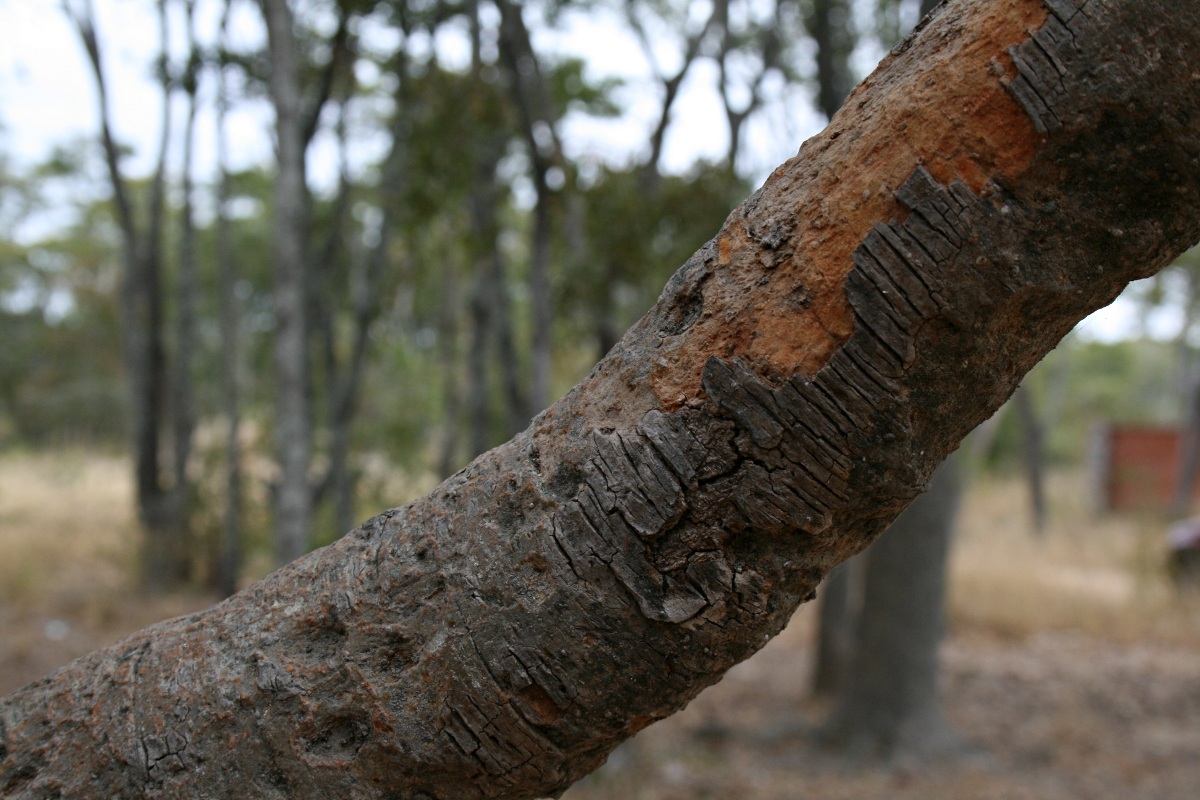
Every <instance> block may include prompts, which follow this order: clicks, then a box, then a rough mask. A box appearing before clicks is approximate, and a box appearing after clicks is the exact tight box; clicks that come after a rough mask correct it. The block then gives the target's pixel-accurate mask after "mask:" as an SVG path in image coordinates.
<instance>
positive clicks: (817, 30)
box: [808, 0, 856, 119]
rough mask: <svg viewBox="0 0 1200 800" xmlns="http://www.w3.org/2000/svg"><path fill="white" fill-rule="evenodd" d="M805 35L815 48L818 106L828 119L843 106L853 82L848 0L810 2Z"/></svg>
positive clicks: (852, 33)
mask: <svg viewBox="0 0 1200 800" xmlns="http://www.w3.org/2000/svg"><path fill="white" fill-rule="evenodd" d="M808 32H809V34H810V35H811V36H812V38H813V42H814V43H815V44H816V46H817V107H818V108H820V109H821V111H823V112H825V116H826V117H827V118H828V119H833V115H834V114H836V113H837V110H838V109H839V108H841V107H842V102H843V101H844V100H845V99H846V95H848V94H850V90H851V89H853V88H854V84H855V80H854V75H853V73H852V71H851V67H850V56H851V54H852V53H853V51H854V45H855V38H856V36H855V32H854V27H853V15H852V14H851V9H850V3H849V1H848V0H813V5H812V11H811V12H810V17H809V24H808Z"/></svg>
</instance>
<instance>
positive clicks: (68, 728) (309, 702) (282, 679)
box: [0, 0, 1200, 800]
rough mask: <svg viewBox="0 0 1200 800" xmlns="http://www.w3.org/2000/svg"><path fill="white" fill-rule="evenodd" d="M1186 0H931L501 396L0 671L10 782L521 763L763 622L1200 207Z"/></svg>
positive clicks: (327, 778)
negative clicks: (352, 493)
mask: <svg viewBox="0 0 1200 800" xmlns="http://www.w3.org/2000/svg"><path fill="white" fill-rule="evenodd" d="M1197 73H1200V7H1197V6H1196V5H1194V4H1180V3H1177V2H1167V0H1109V2H1107V3H1101V2H1100V1H1099V0H1091V1H1090V2H1087V3H1086V4H1084V2H1083V0H1079V5H1078V6H1077V5H1075V4H1074V3H1071V2H1066V0H1054V2H1053V3H1052V4H1051V8H1050V10H1049V11H1048V10H1047V8H1046V7H1045V6H1043V5H1042V3H1041V2H1034V0H962V2H951V3H948V4H946V5H945V6H943V7H942V10H941V11H940V13H938V14H935V16H934V21H933V22H932V23H931V24H929V25H928V26H927V27H926V28H925V29H924V30H923V31H922V32H921V33H919V35H917V36H915V37H914V38H910V39H909V40H907V41H906V42H905V43H904V44H903V45H902V46H900V47H898V48H897V49H896V50H895V51H894V52H893V53H892V55H891V56H890V57H889V58H888V59H886V60H885V62H884V64H883V66H882V67H881V68H880V70H879V71H878V72H877V73H876V74H875V76H874V77H872V78H871V79H869V80H868V81H867V82H866V83H865V84H864V85H863V86H862V87H860V88H859V89H858V90H857V91H856V93H855V94H854V95H852V96H851V97H850V99H849V100H848V102H847V104H846V107H845V109H844V110H843V111H842V113H840V114H839V115H838V116H837V117H836V118H835V119H834V121H833V124H832V125H831V126H830V128H829V129H828V130H827V131H826V132H825V133H823V134H822V135H821V136H820V137H818V138H817V139H815V140H813V141H811V142H809V143H808V144H807V145H806V146H805V147H804V148H803V149H802V150H801V152H800V154H799V155H798V156H797V157H796V158H794V159H792V160H791V161H789V162H788V163H787V164H785V165H784V166H783V167H781V168H780V169H778V170H777V171H776V172H775V173H774V175H773V176H772V177H771V178H770V179H769V180H768V182H767V184H766V185H765V186H764V187H763V188H762V189H761V190H759V191H758V192H756V193H755V194H754V195H753V196H752V197H751V198H750V199H749V200H747V201H746V202H745V203H744V204H743V205H742V206H741V207H740V208H739V209H738V210H737V211H735V212H734V213H733V214H732V215H731V216H730V218H729V219H728V221H727V222H726V224H725V226H724V227H723V229H722V230H721V231H720V232H719V233H718V235H717V236H716V238H715V239H713V240H712V242H710V243H709V244H708V245H706V246H705V247H703V248H701V250H700V251H699V252H697V253H696V255H695V256H693V257H692V258H691V259H690V260H689V261H688V262H687V264H685V265H684V266H683V268H682V269H681V270H680V271H679V272H678V273H676V275H675V276H674V277H673V278H672V279H671V281H670V282H669V284H668V285H667V288H666V289H665V291H664V292H663V295H662V297H661V298H660V299H659V302H658V303H657V304H656V305H655V307H654V308H653V309H651V311H650V312H649V313H648V314H647V315H646V316H645V317H644V318H643V319H642V320H641V321H640V322H638V323H637V324H636V325H635V326H634V328H633V329H632V330H630V331H629V333H627V334H626V336H625V337H624V339H623V340H622V342H621V343H620V345H619V346H618V347H617V349H616V350H614V352H613V353H612V354H611V355H610V356H609V357H608V358H606V359H605V360H604V361H603V362H602V363H600V364H599V365H598V366H597V367H596V369H595V370H593V372H592V373H591V374H590V375H589V376H588V378H587V379H585V380H584V382H583V383H581V384H580V385H579V386H578V387H577V388H576V389H574V390H573V391H572V392H571V393H570V394H568V395H567V396H566V397H565V398H563V399H562V400H561V401H560V402H558V403H557V404H555V405H554V406H552V407H551V408H550V409H549V410H547V411H546V412H545V413H544V414H542V415H540V416H539V417H538V418H537V419H536V420H534V422H533V424H532V425H531V426H530V428H529V429H528V430H527V431H525V432H523V433H521V434H519V435H518V436H517V437H515V438H514V439H513V440H512V441H510V442H509V443H508V444H506V445H503V446H501V447H499V448H496V449H495V450H492V451H490V452H489V453H488V454H486V455H484V456H483V457H481V458H479V459H477V460H476V461H475V462H474V463H473V464H471V465H470V466H468V467H467V468H466V469H464V470H463V471H461V472H459V473H457V474H456V475H454V476H452V477H451V478H449V479H448V480H447V481H446V482H445V483H443V484H442V485H441V486H440V487H439V488H438V489H436V490H435V491H434V492H433V493H432V494H430V495H429V496H427V497H425V498H423V499H421V500H417V501H415V502H413V503H411V504H409V505H407V506H405V507H403V508H400V509H395V510H392V511H389V512H386V513H384V514H382V515H380V516H378V517H375V518H374V519H372V520H370V521H368V522H367V523H365V524H364V525H363V526H362V527H361V528H360V529H359V530H357V531H356V532H354V533H352V534H350V535H348V536H346V537H344V538H342V539H340V540H339V541H337V542H336V543H335V544H333V545H331V546H329V547H327V548H325V549H323V550H320V551H318V552H316V553H312V554H310V555H308V556H306V557H304V558H302V559H301V560H299V561H297V562H295V563H293V564H291V565H289V566H287V567H285V568H283V569H282V570H280V571H279V572H277V573H275V574H274V575H273V576H272V577H270V578H268V579H266V580H264V581H261V582H259V583H257V584H254V585H252V586H250V587H248V588H247V589H245V590H243V591H242V592H240V593H239V594H237V595H235V596H234V597H232V598H230V599H229V600H227V601H225V602H224V603H222V604H221V605H218V606H216V607H215V608H213V609H212V610H210V611H207V612H203V613H199V614H194V615H191V616H187V617H182V618H179V619H176V620H173V621H169V622H166V623H162V624H159V625H156V626H153V627H151V628H148V629H146V630H145V631H142V632H140V633H137V634H134V635H133V636H131V637H130V638H128V639H126V640H125V641H124V642H121V643H119V644H117V645H114V646H112V647H109V648H107V649H105V650H102V651H98V652H96V653H94V654H92V655H89V656H86V657H84V658H83V659H80V660H79V661H77V662H75V663H74V664H72V665H70V666H68V667H66V668H64V669H62V670H60V671H58V672H56V673H54V674H53V675H51V676H49V677H47V678H45V679H43V680H42V681H39V682H37V683H34V684H32V685H30V686H27V687H25V688H24V689H22V690H20V691H18V692H17V693H15V694H14V695H12V696H10V697H9V698H8V699H7V700H6V701H5V702H4V704H3V706H0V724H2V726H3V730H2V732H0V739H2V741H3V750H2V755H3V762H2V763H0V787H3V790H4V792H5V794H6V795H8V796H9V797H18V798H33V797H45V796H48V795H52V794H55V793H57V795H58V796H62V797H96V796H105V797H164V798H165V797H172V798H188V797H192V798H199V797H207V798H233V797H261V798H318V797H350V798H385V797H425V798H439V800H447V799H448V798H482V797H507V798H532V797H541V796H546V795H554V794H557V793H559V792H561V791H563V790H564V789H565V787H567V786H568V785H570V784H571V783H572V782H573V781H574V780H576V779H577V778H579V777H580V776H581V775H583V774H585V773H587V772H588V771H590V770H591V769H593V768H595V767H596V766H597V765H598V764H600V763H601V762H602V761H603V760H604V758H605V756H606V755H607V754H608V752H609V751H611V750H612V748H613V747H615V746H616V745H617V744H618V743H619V742H620V741H622V740H624V739H625V738H627V737H629V736H630V735H632V734H633V733H634V732H636V731H637V730H639V729H641V728H643V727H645V726H646V725H648V724H650V723H651V722H653V721H654V720H656V719H659V718H662V717H665V716H667V715H668V714H671V713H673V712H674V711H676V710H678V709H679V708H681V707H682V706H683V705H684V704H686V703H687V702H688V701H689V700H690V699H691V698H693V697H694V696H695V695H696V694H697V693H698V692H699V691H700V690H701V689H702V688H703V687H705V686H707V685H710V684H712V683H713V682H714V681H716V680H718V679H719V678H720V677H721V675H722V674H723V673H724V672H725V671H726V670H727V669H728V668H729V667H730V666H731V665H733V664H734V663H736V662H738V661H739V660H741V659H744V658H746V657H747V656H749V655H750V654H751V653H753V652H754V651H755V650H757V649H758V648H760V647H761V646H762V645H763V643H764V642H765V641H766V640H767V639H769V638H770V637H771V636H772V635H773V634H774V633H776V632H777V631H779V630H780V629H781V628H782V627H783V626H784V625H785V624H786V622H787V620H788V618H789V617H790V616H791V613H792V612H793V610H794V609H795V607H796V605H797V604H798V603H800V602H802V601H803V600H805V599H808V598H810V597H812V595H813V592H814V590H815V588H816V585H817V583H818V582H819V581H820V580H821V578H822V577H823V576H824V575H825V574H827V573H828V571H829V570H830V569H832V567H833V566H834V565H835V564H837V563H838V562H840V561H842V560H844V559H845V558H847V557H848V556H849V555H851V554H852V553H855V552H857V551H859V550H861V549H862V548H863V547H865V546H866V545H867V544H868V543H869V542H870V541H871V540H872V539H873V538H874V537H875V536H876V535H877V534H878V533H879V532H880V531H882V530H883V529H884V528H885V527H886V526H887V525H888V524H889V523H890V522H891V520H892V519H893V518H894V517H895V516H896V515H897V514H898V513H899V512H900V511H901V510H902V509H903V508H904V507H905V506H907V505H908V504H909V503H910V502H911V501H912V500H913V498H914V497H915V496H916V495H917V494H918V493H919V492H920V490H921V488H922V487H923V486H924V485H925V483H926V481H927V480H928V478H929V475H930V473H931V472H932V471H933V469H934V467H935V466H936V465H937V464H938V463H939V462H940V461H941V460H942V459H944V458H945V457H946V455H947V454H948V453H949V452H950V451H951V450H953V449H954V448H955V447H956V446H957V444H958V442H959V441H960V440H961V439H962V437H963V436H965V435H966V433H967V432H968V431H970V430H971V429H972V428H973V427H974V426H975V425H976V424H978V422H979V421H980V420H981V419H983V418H984V417H986V416H987V415H988V414H989V413H991V412H992V411H993V410H994V409H996V408H997V407H998V406H999V405H1000V404H1001V403H1002V402H1003V401H1004V400H1005V398H1007V397H1008V395H1009V394H1010V393H1011V392H1012V390H1013V388H1014V387H1015V386H1016V385H1017V383H1018V381H1019V379H1020V376H1021V375H1022V374H1023V373H1024V372H1025V371H1027V370H1028V369H1029V368H1030V367H1031V366H1032V365H1033V364H1034V363H1035V362H1036V361H1037V360H1038V359H1039V358H1040V357H1041V356H1042V355H1043V354H1044V353H1045V352H1046V351H1047V350H1049V349H1050V348H1051V347H1053V346H1054V344H1055V342H1057V341H1058V340H1059V339H1060V338H1061V337H1062V336H1063V335H1064V334H1065V333H1066V332H1067V331H1068V330H1070V328H1071V326H1072V325H1074V324H1075V322H1077V321H1078V320H1079V319H1080V318H1081V317H1082V316H1083V315H1085V314H1086V313H1088V312H1089V311H1090V310H1092V309H1095V308H1097V307H1099V306H1101V305H1103V304H1105V303H1107V302H1109V301H1110V300H1112V298H1113V297H1115V296H1116V294H1117V293H1118V292H1119V291H1120V289H1121V287H1122V286H1124V285H1125V283H1126V282H1127V281H1129V280H1130V279H1132V278H1136V277H1141V276H1144V275H1146V274H1149V273H1150V272H1152V271H1153V270H1155V269H1158V268H1160V267H1161V266H1163V265H1165V264H1167V263H1168V262H1169V261H1170V260H1171V259H1172V258H1173V257H1174V256H1175V255H1176V254H1177V253H1179V252H1182V250H1184V249H1185V248H1186V247H1187V246H1188V245H1189V244H1191V243H1192V242H1195V241H1196V240H1197V238H1200V217H1198V216H1197V215H1196V214H1195V213H1194V212H1195V207H1196V205H1197V200H1198V196H1200V195H1198V193H1200V95H1197V94H1196V92H1195V79H1194V76H1195V75H1196V74H1197Z"/></svg>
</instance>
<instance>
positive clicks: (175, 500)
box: [171, 0, 200, 550]
mask: <svg viewBox="0 0 1200 800" xmlns="http://www.w3.org/2000/svg"><path fill="white" fill-rule="evenodd" d="M184 10H185V12H186V32H187V42H188V61H187V63H186V65H185V67H184V70H185V72H184V75H183V76H182V83H183V89H184V93H185V94H186V96H187V118H186V120H185V122H184V138H183V159H182V165H181V167H180V169H181V172H182V175H181V184H182V185H181V187H180V191H181V193H182V195H183V207H182V208H181V210H180V219H179V281H178V286H177V295H176V296H177V298H178V299H177V304H178V310H177V312H176V313H177V315H178V316H177V318H176V321H175V324H176V329H175V330H176V333H175V364H174V367H175V372H174V380H173V381H172V382H171V416H172V421H171V426H172V436H173V439H174V442H173V444H174V448H173V449H174V456H175V459H174V481H173V483H172V486H171V493H172V501H171V504H172V507H173V509H174V513H175V517H176V520H175V524H174V526H173V527H174V528H175V531H174V535H175V536H176V537H178V538H179V539H180V542H181V544H182V545H183V547H184V549H185V550H190V549H191V547H190V526H189V517H190V503H191V489H192V486H191V480H190V479H189V477H188V461H190V460H191V456H192V439H193V437H194V435H195V430H196V407H195V406H196V400H195V386H194V382H193V380H192V369H193V365H194V362H195V351H196V305H197V300H198V295H199V292H200V287H199V281H198V278H197V266H196V219H195V217H196V214H195V209H194V204H193V198H192V194H193V191H194V189H193V185H192V163H193V154H194V152H195V138H196V137H195V133H196V90H197V81H198V80H199V77H200V76H199V53H198V52H197V50H196V30H195V7H194V3H193V2H192V0H187V2H185V3H184Z"/></svg>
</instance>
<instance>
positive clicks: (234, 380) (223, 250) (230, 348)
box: [213, 0, 242, 596]
mask: <svg viewBox="0 0 1200 800" xmlns="http://www.w3.org/2000/svg"><path fill="white" fill-rule="evenodd" d="M232 4H233V0H226V2H225V8H224V10H223V12H222V15H221V46H222V47H223V48H224V47H227V46H228V43H229V12H230V8H231V7H232ZM225 69H226V67H225V64H224V63H223V62H222V63H218V66H217V103H216V115H217V119H216V133H217V135H216V147H217V169H218V170H219V171H220V177H219V179H218V182H217V219H216V237H217V274H218V282H219V285H220V288H219V291H220V330H221V407H222V415H223V416H224V417H225V426H226V434H225V515H224V525H223V527H222V537H221V541H220V543H219V544H218V547H217V558H216V565H215V568H214V570H213V576H214V584H215V586H216V588H217V591H219V592H221V594H222V595H225V596H229V595H231V594H233V593H234V592H236V591H237V583H238V573H239V572H240V570H241V561H242V556H241V551H242V522H241V519H242V446H241V440H240V435H241V397H240V395H241V380H240V367H241V355H240V353H241V348H240V347H239V342H240V336H239V329H240V327H241V313H242V311H241V303H240V302H239V301H238V297H237V263H236V256H235V254H234V245H233V231H232V229H231V225H230V221H229V203H230V200H231V192H230V185H229V157H228V152H229V143H228V140H227V136H226V130H225V119H226V117H227V115H228V113H229V86H228V83H227V80H226V75H225Z"/></svg>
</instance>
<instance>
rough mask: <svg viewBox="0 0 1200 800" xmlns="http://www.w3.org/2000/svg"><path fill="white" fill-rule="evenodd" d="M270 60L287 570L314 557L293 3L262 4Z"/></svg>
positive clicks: (305, 227) (278, 426)
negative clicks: (308, 554)
mask: <svg viewBox="0 0 1200 800" xmlns="http://www.w3.org/2000/svg"><path fill="white" fill-rule="evenodd" d="M262 7H263V15H264V17H265V19H266V23H267V43H268V49H269V55H270V59H271V75H270V81H269V84H268V86H269V90H270V95H271V104H272V105H273V106H274V108H275V158H276V165H277V167H276V169H277V173H276V176H275V212H274V221H273V223H272V245H271V251H272V255H271V260H272V262H273V266H274V276H275V277H274V288H273V290H272V291H273V297H274V307H275V330H274V342H275V344H274V358H275V448H276V454H277V458H278V459H279V477H278V479H277V480H276V482H275V503H274V505H275V560H276V563H279V564H286V563H288V562H289V561H293V560H295V559H296V558H299V557H300V556H302V555H304V553H306V552H307V551H308V546H309V535H310V528H311V526H312V496H311V493H310V492H309V484H308V480H309V476H308V470H309V463H310V461H311V460H312V423H313V419H312V399H311V397H310V396H309V349H308V330H309V323H308V275H309V265H308V237H309V235H310V230H309V229H310V225H311V211H310V199H309V192H308V178H307V167H306V165H305V153H306V152H307V142H306V141H305V136H304V125H305V118H304V109H303V101H302V97H301V88H300V77H299V73H300V65H299V62H298V55H297V53H296V41H295V32H294V28H295V22H294V20H293V18H292V9H291V7H290V5H289V3H288V1H287V0H262Z"/></svg>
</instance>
